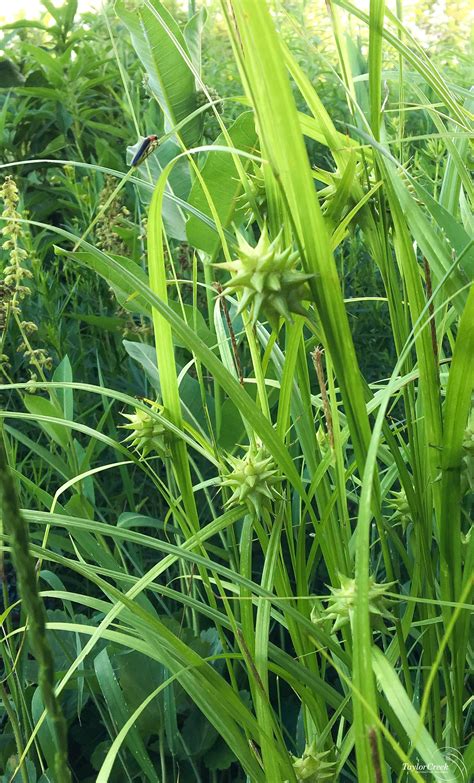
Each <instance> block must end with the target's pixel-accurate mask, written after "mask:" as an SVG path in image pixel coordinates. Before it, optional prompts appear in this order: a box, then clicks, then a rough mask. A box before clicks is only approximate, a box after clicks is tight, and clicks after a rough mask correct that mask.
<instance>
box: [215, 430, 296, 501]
mask: <svg viewBox="0 0 474 783" xmlns="http://www.w3.org/2000/svg"><path fill="white" fill-rule="evenodd" d="M228 461H229V464H230V468H231V469H230V471H229V473H227V475H226V476H225V477H224V478H223V479H222V482H221V483H222V486H225V487H229V488H230V489H231V490H232V495H231V497H230V498H229V499H228V500H227V502H226V505H227V506H236V505H240V504H241V503H245V505H246V506H247V508H248V510H249V512H250V513H251V514H257V515H258V516H261V514H262V511H263V510H264V509H268V508H270V507H271V504H272V503H273V502H274V501H275V500H276V499H277V498H278V493H277V491H276V488H275V484H277V483H278V482H280V481H281V480H282V478H283V476H281V475H280V474H279V473H278V469H277V466H276V464H275V461H274V459H273V457H272V456H271V455H270V454H269V453H268V451H267V450H266V449H265V447H264V446H261V445H256V446H249V448H248V450H247V453H246V454H245V456H244V457H232V456H229V457H228Z"/></svg>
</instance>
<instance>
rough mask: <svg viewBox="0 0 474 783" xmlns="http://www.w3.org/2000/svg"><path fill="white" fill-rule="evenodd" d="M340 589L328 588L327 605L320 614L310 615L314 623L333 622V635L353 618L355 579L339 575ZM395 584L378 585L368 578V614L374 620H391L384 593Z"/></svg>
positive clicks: (355, 600)
mask: <svg viewBox="0 0 474 783" xmlns="http://www.w3.org/2000/svg"><path fill="white" fill-rule="evenodd" d="M339 581H340V583H341V587H330V588H329V589H330V591H331V593H332V595H330V596H329V598H328V605H327V607H326V609H324V611H323V612H322V613H321V616H319V614H318V613H317V612H312V613H311V620H312V621H313V622H314V623H318V622H321V621H322V620H327V619H331V620H334V624H333V627H332V629H331V632H332V633H335V632H336V631H338V630H339V629H340V628H342V627H343V626H344V625H346V624H347V623H349V622H350V623H351V625H352V618H353V616H354V608H355V605H356V602H357V585H356V581H355V579H350V578H349V577H348V576H344V575H343V574H339ZM394 584H395V582H388V583H386V584H378V583H377V582H376V581H375V579H373V577H369V613H370V614H371V615H372V616H373V617H374V618H375V617H376V616H378V617H383V618H385V619H387V620H393V616H392V615H391V614H390V612H389V611H388V608H387V598H386V596H385V593H386V592H387V590H388V589H389V588H390V587H391V586H392V585H394Z"/></svg>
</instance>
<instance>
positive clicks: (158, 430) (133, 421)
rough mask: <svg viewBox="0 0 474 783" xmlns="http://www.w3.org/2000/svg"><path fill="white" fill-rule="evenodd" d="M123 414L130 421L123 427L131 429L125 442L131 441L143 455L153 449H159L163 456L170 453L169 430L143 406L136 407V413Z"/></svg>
mask: <svg viewBox="0 0 474 783" xmlns="http://www.w3.org/2000/svg"><path fill="white" fill-rule="evenodd" d="M122 415H123V416H125V418H126V419H128V420H129V422H130V423H129V424H124V425H122V426H123V429H126V430H131V432H130V435H129V436H128V437H127V438H125V443H127V442H130V444H131V445H132V446H133V448H134V449H135V450H136V451H138V452H139V454H140V456H142V457H146V456H147V454H149V453H150V452H151V451H157V452H158V454H161V456H163V457H165V456H167V455H168V447H167V443H166V437H167V431H166V428H165V427H164V426H163V424H162V423H161V422H160V421H158V420H157V419H156V418H155V417H154V416H152V415H151V414H150V413H148V412H147V411H144V410H143V409H142V408H135V413H132V414H130V413H123V414H122Z"/></svg>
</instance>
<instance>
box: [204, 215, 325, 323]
mask: <svg viewBox="0 0 474 783" xmlns="http://www.w3.org/2000/svg"><path fill="white" fill-rule="evenodd" d="M237 242H238V246H239V249H238V251H237V258H236V259H235V260H234V261H226V262H224V263H222V264H217V265H216V266H219V267H221V268H222V269H227V270H228V271H229V272H230V273H231V275H232V277H231V280H229V281H228V282H227V283H226V284H225V287H224V290H225V291H226V292H229V293H234V292H239V293H240V294H241V300H240V305H239V313H241V312H242V311H243V310H245V308H247V307H250V308H251V318H252V323H255V322H256V320H257V318H258V317H259V315H260V312H262V313H263V314H264V315H265V317H266V318H267V319H268V321H269V323H270V325H271V326H272V327H273V328H274V329H278V326H279V323H280V318H285V319H287V320H288V321H290V322H291V320H292V317H291V314H292V313H298V314H299V315H306V310H305V308H304V307H303V304H302V303H303V301H305V300H307V299H309V298H310V291H309V288H308V285H307V281H308V280H309V279H310V278H311V277H312V275H308V274H305V273H304V272H298V271H297V270H296V269H295V266H296V264H297V261H298V258H299V254H298V252H297V251H294V250H293V248H292V247H291V246H289V247H284V246H283V241H282V233H281V232H280V233H279V234H278V236H276V237H275V239H273V240H270V238H269V236H268V232H267V229H266V227H264V229H263V231H262V233H261V235H260V239H259V240H258V243H257V245H256V246H255V247H252V245H250V244H249V243H248V242H247V240H246V239H245V238H244V237H243V236H242V234H240V233H238V232H237Z"/></svg>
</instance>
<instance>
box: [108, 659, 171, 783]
mask: <svg viewBox="0 0 474 783" xmlns="http://www.w3.org/2000/svg"><path fill="white" fill-rule="evenodd" d="M94 668H95V673H96V675H97V680H98V683H99V686H100V688H101V690H102V693H103V695H104V698H105V701H106V702H107V706H108V708H109V713H110V715H111V716H112V720H113V722H114V726H115V727H116V728H117V729H119V728H120V727H121V726H122V725H123V724H124V723H125V722H126V720H127V718H128V717H129V715H130V708H129V706H128V705H127V703H126V702H125V698H124V695H123V691H122V689H121V688H120V686H119V684H118V682H117V676H116V674H115V672H114V669H113V666H112V662H111V660H110V658H109V654H108V652H107V649H104V650H102V652H100V653H99V655H97V657H96V658H95V660H94ZM124 743H125V745H126V746H127V747H128V749H129V750H130V752H131V754H132V756H133V758H134V759H135V761H136V762H137V764H138V765H139V766H140V768H141V769H142V771H143V772H144V774H145V776H146V779H147V780H149V781H151V783H159V778H158V776H157V774H156V772H155V770H154V768H153V764H152V762H151V759H150V757H149V755H148V753H147V751H146V748H145V745H144V743H143V740H142V738H141V736H140V733H139V731H138V729H137V727H136V726H131V727H130V728H129V730H128V732H127V736H126V737H125V740H124Z"/></svg>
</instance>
